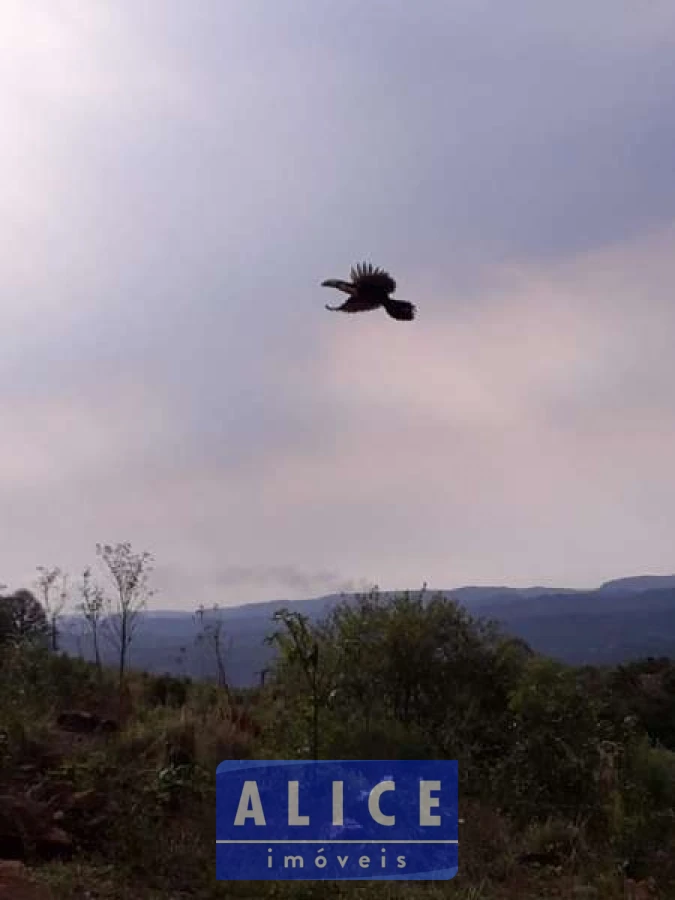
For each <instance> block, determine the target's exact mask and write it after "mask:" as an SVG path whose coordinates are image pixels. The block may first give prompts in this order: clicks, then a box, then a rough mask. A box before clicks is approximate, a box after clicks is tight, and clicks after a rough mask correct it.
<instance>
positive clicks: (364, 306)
mask: <svg viewBox="0 0 675 900" xmlns="http://www.w3.org/2000/svg"><path fill="white" fill-rule="evenodd" d="M379 306H382V304H381V303H380V302H379V300H368V299H363V298H361V297H348V298H347V299H346V300H345V302H344V303H343V304H342V305H341V306H326V309H330V310H333V311H334V312H335V311H338V310H339V311H340V312H347V313H356V312H367V311H368V310H371V309H377V308H378V307H379Z"/></svg>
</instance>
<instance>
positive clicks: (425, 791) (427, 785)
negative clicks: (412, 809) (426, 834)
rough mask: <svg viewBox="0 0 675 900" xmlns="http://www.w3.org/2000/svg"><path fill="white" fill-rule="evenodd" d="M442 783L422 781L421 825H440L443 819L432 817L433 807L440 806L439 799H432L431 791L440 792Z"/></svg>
mask: <svg viewBox="0 0 675 900" xmlns="http://www.w3.org/2000/svg"><path fill="white" fill-rule="evenodd" d="M440 789H441V783H440V781H420V825H440V824H441V817H440V816H432V815H431V807H432V806H439V805H440V802H441V801H440V800H439V798H438V797H431V796H430V794H431V791H440Z"/></svg>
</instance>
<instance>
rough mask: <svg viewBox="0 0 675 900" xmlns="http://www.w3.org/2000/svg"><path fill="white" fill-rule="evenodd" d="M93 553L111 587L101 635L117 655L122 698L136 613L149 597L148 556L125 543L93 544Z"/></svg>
mask: <svg viewBox="0 0 675 900" xmlns="http://www.w3.org/2000/svg"><path fill="white" fill-rule="evenodd" d="M96 553H97V555H98V557H99V559H100V560H101V562H102V563H103V565H104V566H105V568H106V570H107V573H108V575H109V576H110V580H111V581H112V584H113V587H114V596H113V597H112V598H111V599H109V600H108V601H107V604H106V605H107V607H108V615H107V617H106V629H105V633H106V635H107V637H108V638H109V640H110V641H111V643H112V644H113V646H114V647H115V649H116V650H117V652H118V653H119V689H120V696H122V691H123V686H124V672H125V669H126V662H127V653H128V650H129V645H130V644H131V641H132V639H133V636H134V631H135V629H136V625H137V624H138V614H139V613H140V612H141V611H142V610H143V609H145V607H146V605H147V601H148V600H149V599H150V597H151V596H152V594H153V591H151V590H150V589H149V587H148V582H149V577H150V572H151V571H152V556H151V554H150V553H145V552H144V553H134V552H133V551H132V549H131V544H130V543H128V542H124V543H120V544H115V545H111V544H97V545H96Z"/></svg>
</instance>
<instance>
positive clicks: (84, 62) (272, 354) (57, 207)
mask: <svg viewBox="0 0 675 900" xmlns="http://www.w3.org/2000/svg"><path fill="white" fill-rule="evenodd" d="M0 108H2V110H3V136H2V140H0V220H1V221H2V230H3V240H2V241H0V285H1V288H0V340H1V341H2V352H1V353H0V422H1V423H2V430H3V437H4V440H3V441H2V445H1V447H0V509H1V510H2V524H1V525H0V581H1V582H2V583H4V584H6V585H9V586H10V587H20V586H28V587H30V586H31V584H32V582H33V580H34V579H35V577H36V567H37V566H48V567H51V566H59V567H61V568H62V569H63V570H65V571H67V572H69V573H71V577H72V580H73V584H75V582H76V581H77V579H78V577H79V573H81V572H82V570H83V568H84V567H85V566H87V565H92V564H95V560H96V553H95V545H96V543H97V542H100V543H116V542H118V541H120V542H121V541H130V542H131V544H132V546H133V548H134V549H135V550H136V551H138V552H142V551H148V552H150V553H152V554H153V557H154V560H155V570H154V572H153V575H152V584H153V586H154V588H155V590H156V591H157V593H156V595H155V597H154V598H153V605H154V606H155V607H156V608H165V609H178V608H187V609H194V608H195V607H196V606H197V605H199V604H201V603H204V604H206V605H210V604H212V603H216V602H217V603H219V604H220V605H222V606H230V605H237V604H240V603H247V602H254V601H258V600H275V599H289V600H292V599H298V598H301V597H309V596H317V595H320V594H325V593H330V592H334V591H342V590H358V589H362V588H363V587H365V586H366V585H368V584H378V585H379V586H380V587H381V588H383V589H404V588H411V589H413V588H419V587H420V586H421V585H422V584H423V583H424V582H426V583H427V584H428V585H429V587H430V588H432V589H433V588H439V589H447V588H452V587H455V586H459V585H462V584H509V585H522V586H524V585H531V584H542V585H559V586H568V587H593V586H596V585H598V584H600V583H601V582H602V581H604V580H607V579H610V578H615V577H620V576H622V575H633V574H647V573H649V574H668V573H671V572H673V571H675V555H674V554H675V549H674V548H675V353H674V352H673V346H674V343H675V253H674V252H673V247H674V242H675V177H674V170H673V159H675V4H673V3H672V2H671V0H650V2H649V3H636V2H634V0H630V2H628V0H595V2H594V3H592V4H588V3H585V2H583V0H570V2H568V3H564V4H563V3H557V4H542V3H540V2H535V0H514V2H512V3H508V4H507V3H498V2H495V0H493V2H483V0H425V2H424V3H421V4H414V3H410V2H408V0H366V2H363V0H361V2H356V0H342V2H340V3H335V2H332V0H275V2H270V0H201V2H200V3H199V4H190V3H185V2H183V0H142V2H139V0H114V2H113V0H92V2H88V3H84V2H82V0H34V2H32V3H30V4H28V3H25V0H4V2H3V4H2V7H1V8H0ZM360 260H369V261H371V262H372V263H374V264H375V265H378V266H382V267H384V268H385V269H387V270H389V271H390V272H391V273H392V275H393V276H394V277H395V279H396V281H397V285H398V287H397V294H396V296H398V297H400V298H401V299H407V300H410V301H412V302H414V303H415V304H416V305H417V306H418V318H417V319H416V321H415V322H413V323H402V322H396V321H394V320H392V319H389V318H388V317H387V316H386V315H385V314H384V312H382V311H378V312H371V313H364V314H361V315H353V316H348V315H343V314H338V313H331V312H327V311H326V310H325V309H324V304H325V303H335V302H336V300H338V299H339V295H336V294H334V292H331V291H329V290H327V289H326V288H322V287H321V286H320V283H321V281H323V280H324V279H326V278H345V277H347V276H348V273H349V269H350V267H351V266H352V265H353V264H354V263H356V262H357V261H360ZM74 596H75V595H74Z"/></svg>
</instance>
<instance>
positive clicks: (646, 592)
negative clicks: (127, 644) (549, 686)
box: [60, 575, 675, 687]
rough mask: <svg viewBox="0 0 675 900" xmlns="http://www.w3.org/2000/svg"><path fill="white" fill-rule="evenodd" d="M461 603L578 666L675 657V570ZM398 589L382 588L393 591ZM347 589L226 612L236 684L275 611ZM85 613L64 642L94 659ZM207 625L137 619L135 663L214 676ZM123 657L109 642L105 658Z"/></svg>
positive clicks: (256, 665)
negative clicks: (203, 632) (205, 642)
mask: <svg viewBox="0 0 675 900" xmlns="http://www.w3.org/2000/svg"><path fill="white" fill-rule="evenodd" d="M430 593H442V594H444V595H445V596H447V597H451V598H453V599H455V600H457V601H458V602H459V603H460V604H461V605H462V606H463V607H465V608H466V609H467V610H468V611H469V612H470V613H471V614H472V615H475V616H479V617H484V618H489V619H494V620H497V621H498V622H499V623H500V624H501V625H502V627H503V629H504V630H505V631H506V632H508V633H510V634H513V635H517V636H518V637H521V638H523V639H524V640H526V641H527V642H528V643H529V644H530V645H531V646H532V647H533V649H535V650H537V651H538V652H540V653H543V654H546V655H547V656H552V657H554V658H557V659H560V660H563V661H564V662H568V663H572V664H578V665H583V664H593V665H601V664H615V663H619V662H624V661H626V660H629V659H636V658H640V657H645V656H654V657H658V656H670V657H674V658H675V575H664V576H658V575H640V576H635V577H631V578H619V579H616V580H614V581H607V582H605V583H604V584H603V585H601V587H599V588H597V589H595V590H591V591H584V590H573V589H569V588H544V587H527V588H512V587H461V588H457V589H454V590H444V591H440V592H437V591H433V592H430ZM391 595H392V592H384V591H382V592H380V596H382V597H387V596H391ZM343 599H345V598H344V596H343V595H339V594H329V595H327V596H325V597H315V598H311V599H308V600H296V601H272V602H266V603H250V604H247V605H245V606H236V607H230V608H225V609H223V610H222V611H221V616H222V620H223V628H224V631H225V633H226V635H227V641H228V643H230V645H231V646H230V649H229V651H228V653H227V663H228V670H229V677H230V680H231V682H232V684H233V685H236V686H242V687H243V686H248V685H252V684H255V683H256V682H257V680H258V677H259V675H258V673H259V672H260V670H261V669H263V668H265V667H266V666H267V665H269V663H270V662H271V660H272V659H273V655H274V651H273V650H272V649H271V648H270V647H268V646H266V645H265V643H264V639H265V636H266V635H267V634H269V632H270V631H271V630H272V624H271V617H272V615H273V614H274V612H275V611H276V610H278V609H281V608H282V607H284V606H287V607H289V608H290V609H293V610H297V611H298V612H301V613H303V614H304V615H306V616H308V617H309V618H310V619H312V620H317V619H320V618H321V617H322V616H324V615H325V614H326V613H327V612H328V611H329V610H330V609H331V608H332V607H333V606H334V605H335V604H337V603H339V602H340V601H341V600H343ZM82 625H83V623H82V620H81V619H80V618H79V617H77V616H68V617H66V618H65V619H64V622H63V629H62V634H61V639H60V640H61V648H62V649H63V650H65V651H66V652H68V653H71V654H76V655H82V656H84V657H85V658H88V659H91V658H93V654H92V648H91V642H90V640H89V639H88V638H87V636H86V635H85V634H84V633H83V629H82ZM198 633H199V627H198V625H197V623H196V622H195V620H194V615H193V613H192V612H188V611H185V612H181V611H172V610H153V611H148V612H145V613H143V614H142V615H141V616H140V617H139V620H138V626H137V629H136V632H135V634H134V639H133V643H132V645H131V650H130V665H132V666H133V667H135V668H138V669H147V670H148V671H150V672H157V673H162V672H170V673H173V674H182V675H191V676H192V677H196V678H199V677H210V676H213V675H214V674H215V662H214V660H212V659H210V658H209V655H208V654H207V653H206V652H205V650H204V648H203V647H200V646H197V645H196V643H195V639H196V637H197V635H198ZM113 658H114V653H113V651H112V649H111V648H109V647H106V648H104V659H105V660H106V661H109V662H112V661H113Z"/></svg>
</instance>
